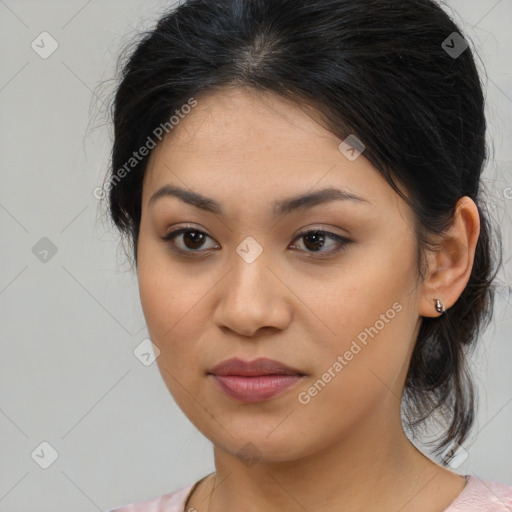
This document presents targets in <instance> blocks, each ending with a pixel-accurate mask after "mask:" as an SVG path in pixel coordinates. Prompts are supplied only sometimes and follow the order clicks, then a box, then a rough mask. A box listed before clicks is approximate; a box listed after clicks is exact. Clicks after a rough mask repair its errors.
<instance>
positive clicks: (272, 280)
mask: <svg viewBox="0 0 512 512" xmlns="http://www.w3.org/2000/svg"><path fill="white" fill-rule="evenodd" d="M264 254H265V252H263V253H262V254H261V255H260V256H259V257H258V258H256V259H255V260H254V261H252V262H248V261H246V260H244V259H243V258H242V257H239V256H238V254H237V255H236V256H235V257H234V258H233V267H232V269H231V271H230V272H229V273H228V275H227V276H226V277H225V278H224V279H223V280H222V284H221V289H220V290H219V291H220V294H221V295H220V300H219V301H218V303H217V307H216V310H215V313H214V322H215V324H216V325H217V326H218V327H219V328H221V329H229V330H231V331H233V332H236V333H237V334H239V335H241V336H246V337H254V336H256V335H257V333H258V332H259V331H261V333H263V332H265V333H267V331H269V330H283V329H286V327H287V326H288V325H289V323H290V322H291V319H292V316H293V313H292V311H293V310H292V297H293V293H292V292H291V291H290V289H289V288H288V287H287V286H286V284H285V283H284V282H283V281H282V279H281V278H280V276H279V273H280V272H279V269H278V268H276V266H275V265H273V266H272V263H271V262H269V261H268V259H267V258H266V256H265V255H264ZM272 267H273V268H272Z"/></svg>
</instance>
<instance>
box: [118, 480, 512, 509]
mask: <svg viewBox="0 0 512 512" xmlns="http://www.w3.org/2000/svg"><path fill="white" fill-rule="evenodd" d="M466 480H467V483H466V487H464V489H463V490H462V492H461V493H460V494H459V496H458V497H457V498H456V499H455V500H454V501H453V502H452V503H451V505H450V506H449V507H448V508H447V509H445V510H444V512H474V511H479V512H498V511H501V512H512V487H510V486H508V485H504V484H500V483H497V482H487V481H486V480H480V479H479V478H477V477H476V476H472V475H467V476H466ZM199 482H200V480H199V481H198V482H196V483H194V484H190V485H188V486H187V487H183V488H182V489H179V490H177V491H174V492H170V493H167V494H164V495H162V496H159V497H157V498H154V499H152V500H149V501H143V502H140V503H131V504H129V505H125V506H123V507H121V508H116V509H112V510H110V511H109V512H194V509H192V508H191V509H190V511H189V510H185V502H186V501H187V499H188V496H189V495H190V494H191V493H192V490H193V489H194V487H195V486H196V485H197V484H198V483H199Z"/></svg>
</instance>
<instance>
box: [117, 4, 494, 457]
mask: <svg viewBox="0 0 512 512" xmlns="http://www.w3.org/2000/svg"><path fill="white" fill-rule="evenodd" d="M454 32H457V33H458V34H460V37H459V38H457V37H458V36H457V35H456V36H454V35H453V33H454ZM140 36H141V37H140V40H138V41H135V42H132V44H133V46H134V48H133V50H132V48H131V47H127V48H126V49H125V51H126V52H130V55H129V58H128V59H127V61H126V63H125V64H124V65H123V68H122V73H121V76H120V84H119V86H118V87H117V90H116V91H115V96H114V98H113V102H112V112H111V114H112V118H113V125H114V144H113V149H112V161H111V165H112V168H111V174H110V176H107V178H109V179H110V183H109V193H108V198H109V209H110V210H109V213H110V216H111V219H112V221H113V223H114V224H115V225H116V226H117V228H118V229H119V230H120V232H121V234H122V235H124V236H125V237H128V239H129V241H130V243H131V247H132V249H133V257H134V261H135V264H137V241H138V234H139V224H140V219H141V196H142V181H143V177H144V172H145V169H146V165H147V160H148V158H149V154H148V155H146V156H144V157H143V158H140V159H139V158H137V161H136V162H135V160H133V161H132V163H133V162H135V163H133V165H131V164H130V165H131V168H130V169H127V167H126V163H127V162H128V161H130V159H131V158H133V154H134V151H137V150H138V149H139V148H141V147H143V146H144V145H147V144H148V141H149V140H150V139H151V140H154V137H155V131H156V130H155V129H156V128H157V127H159V126H164V125H165V123H167V125H166V126H167V127H168V126H169V118H170V116H171V115H173V113H175V112H176V111H177V110H178V111H179V110H180V108H181V107H182V106H183V105H186V104H187V103H188V102H189V101H190V99H191V98H193V97H195V98H197V97H199V95H200V94H201V93H202V92H206V91H215V90H219V89H220V88H221V87H225V86H236V87H244V88H248V89H251V90H256V91H258V90H259V91H271V92H273V93H276V94H279V95H282V96H283V97H287V98H291V99H292V100H293V101H295V102H297V104H300V105H305V106H310V107H313V111H314V112H315V113H316V114H318V117H319V119H320V121H321V122H323V123H324V125H325V126H326V127H327V128H328V129H329V130H330V131H331V132H332V133H334V134H335V135H337V136H338V137H339V138H340V139H345V138H346V137H347V136H348V135H350V134H354V135H356V137H357V138H358V139H359V140H360V141H362V143H363V144H364V146H365V151H364V155H365V156H366V158H368V159H369V161H370V162H371V163H372V164H373V165H374V166H375V167H376V168H377V169H378V170H379V172H381V173H382V175H383V176H384V177H385V178H386V179H387V181H388V182H389V184H390V185H391V186H392V187H393V188H394V189H395V190H396V191H397V192H398V193H399V194H400V196H401V197H403V199H404V200H405V201H406V202H407V204H409V206H410V207H411V208H412V210H413V212H414V218H415V223H416V235H417V240H418V246H417V247H418V269H419V276H420V278H421V279H422V278H424V275H423V272H424V268H425V267H424V263H425V261H424V256H425V252H426V250H431V249H435V247H436V246H435V243H434V238H435V235H440V234H442V233H443V232H444V231H445V230H446V228H448V227H449V225H450V223H451V220H452V217H453V214H454V212H455V205H456V202H457V200H458V199H459V198H461V197H463V196H469V197H470V198H471V199H472V200H473V201H475V203H476V205H477V207H478V211H479V214H480V222H481V230H480V236H479V239H478V243H477V247H476V253H475V258H474V264H473V268H472V272H471V277H470V279H469V282H468V284H467V286H466V288H465V289H464V291H463V292H462V294H461V296H460V297H459V299H458V300H457V301H456V303H455V304H454V305H453V306H452V307H451V308H450V309H449V310H448V311H447V312H446V313H445V314H444V315H442V316H440V317H435V318H423V319H422V323H421V328H420V331H419V334H418V338H417V341H416V345H415V349H414V353H413V355H412V359H411V363H410V367H409V371H408V375H407V379H406V383H405V390H404V396H403V399H402V413H403V414H404V416H405V424H406V427H408V428H409V429H410V431H411V432H413V434H414V432H415V431H416V430H417V429H418V427H419V426H421V425H424V422H425V420H426V419H427V418H429V416H430V415H431V413H432V412H437V413H438V414H437V415H438V416H440V418H441V422H442V425H443V429H442V434H443V435H442V436H440V439H438V440H437V445H436V450H435V451H436V452H438V453H440V452H441V450H442V449H444V448H445V447H447V446H448V445H449V444H451V443H453V442H457V443H458V444H462V442H463V441H464V440H465V439H466V438H467V437H468V434H469V431H470V429H471V426H472V424H473V421H474V407H475V403H476V394H475V392H474V387H473V384H472V381H471V377H470V375H469V372H468V367H467V355H468V354H469V352H470V350H471V349H473V346H474V344H475V342H476V340H477V338H478V335H479V333H480V332H481V331H482V330H483V329H484V328H485V327H487V325H488V324H489V322H490V320H491V317H492V312H493V303H494V290H493V286H492V281H493V279H494V277H495V276H496V273H497V271H498V268H499V266H500V265H501V242H500V246H499V247H500V248H499V250H498V251H497V254H498V255H499V264H496V261H495V251H494V250H493V238H492V237H491V225H490V223H489V220H488V215H489V214H488V212H487V211H486V209H485V204H483V203H482V202H481V190H480V189H481V182H480V175H481V172H482V171H483V168H484V164H485V162H486V159H487V146H486V141H485V137H486V120H485V117H484V96H483V93H482V86H481V83H480V79H479V75H478V72H477V69H476V66H475V62H474V59H473V55H472V51H471V49H470V48H469V47H468V48H466V49H465V50H464V51H462V53H460V55H454V54H453V51H452V53H450V51H449V49H450V48H451V49H453V48H455V50H457V49H459V52H460V49H461V48H464V47H463V46H461V44H463V42H464V41H465V40H466V38H464V36H463V33H462V31H461V30H460V29H459V27H458V26H457V25H456V24H455V23H454V21H453V20H452V19H451V18H450V17H449V15H448V14H447V13H446V12H445V11H444V10H443V9H442V8H441V7H440V6H439V5H438V4H436V3H434V2H433V1H431V0H408V1H407V2H403V1H401V0H314V1H307V0H189V1H186V2H184V3H183V4H182V5H179V6H178V7H177V8H175V9H173V10H171V11H169V12H166V13H165V14H164V15H163V16H162V17H161V19H160V20H159V21H158V23H157V25H156V27H155V28H154V29H153V30H149V31H144V32H141V33H140ZM454 37H455V39H454ZM456 45H457V46H456ZM122 168H124V169H125V172H122V173H120V172H119V170H121V169H122ZM115 170H118V171H117V173H116V174H115V173H114V171H115ZM121 174H122V179H121V178H120V175H121ZM395 182H398V183H400V185H402V186H403V188H404V189H405V191H406V194H403V193H402V192H401V190H400V189H399V187H398V186H397V185H396V184H395ZM432 235H433V236H432ZM497 240H498V241H500V239H499V237H498V238H497ZM494 267H495V269H496V270H495V272H494V273H493V268H494ZM439 413H440V414H439ZM443 463H444V460H443Z"/></svg>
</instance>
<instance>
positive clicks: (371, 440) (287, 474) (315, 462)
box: [207, 397, 449, 512]
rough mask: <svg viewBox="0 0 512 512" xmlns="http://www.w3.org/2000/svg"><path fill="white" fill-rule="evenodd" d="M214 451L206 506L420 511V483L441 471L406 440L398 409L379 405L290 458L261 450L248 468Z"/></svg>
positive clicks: (225, 511) (216, 509)
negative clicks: (333, 438) (269, 456)
mask: <svg viewBox="0 0 512 512" xmlns="http://www.w3.org/2000/svg"><path fill="white" fill-rule="evenodd" d="M394 398H395V399H396V397H394ZM388 405H389V404H388ZM298 444H300V443H298ZM214 457H215V467H216V475H215V482H216V483H215V489H214V487H213V484H214V479H213V478H212V479H211V483H210V485H209V486H208V489H207V492H208V493H209V495H210V498H211V500H210V505H209V508H208V512H220V511H222V512H231V511H235V510H244V511H245V512H253V511H254V512H256V511H261V510H265V511H266V512H274V511H275V512H277V511H282V510H286V511H289V512H295V511H297V512H299V511H300V512H302V511H304V510H307V511H308V512H317V511H320V510H321V511H322V512H331V511H332V512H334V511H339V510H366V511H369V510H379V511H386V510H394V511H396V510H401V512H406V511H409V510H420V507H418V501H416V503H415V502H414V501H415V496H417V495H418V493H419V491H420V489H421V488H422V487H423V486H425V484H426V483H427V482H428V481H429V480H432V479H433V478H435V476H436V475H437V474H440V472H445V473H448V472H447V471H446V470H444V469H443V468H441V467H440V466H438V465H437V464H435V463H434V462H432V461H431V460H430V459H428V458H427V457H426V456H424V455H423V454H422V453H421V452H419V451H418V450H417V449H416V448H415V447H414V446H413V445H412V443H411V442H410V441H409V440H408V439H407V437H406V435H405V433H404V431H403V429H402V425H401V423H400V415H399V414H394V415H393V416H390V415H389V409H388V414H387V415H386V414H385V411H384V408H382V413H381V414H380V415H379V417H373V418H369V419H368V421H366V422H365V424H364V425H363V426H361V425H360V424H358V425H357V428H356V427H354V428H353V429H352V431H351V432H348V433H346V435H345V436H344V437H343V438H342V439H341V440H339V441H338V442H335V443H326V445H325V446H324V447H322V448H321V449H317V450H316V451H315V452H314V453H312V454H309V455H304V456H302V457H300V458H297V459H295V460H287V461H283V462H275V461H272V462H268V461H265V455H264V454H263V458H262V460H261V461H260V462H258V463H256V464H255V465H253V466H250V467H249V466H247V465H245V464H244V462H243V461H241V460H240V459H239V458H238V457H236V456H234V455H233V454H232V453H229V452H227V451H225V450H223V449H221V448H219V447H215V449H214ZM448 503H449V502H448ZM415 505H416V506H415Z"/></svg>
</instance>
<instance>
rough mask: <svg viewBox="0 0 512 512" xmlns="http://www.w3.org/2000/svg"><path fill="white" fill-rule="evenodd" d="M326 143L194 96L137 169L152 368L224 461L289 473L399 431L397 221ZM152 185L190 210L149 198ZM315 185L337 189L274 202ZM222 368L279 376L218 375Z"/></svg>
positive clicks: (409, 248) (263, 113)
mask: <svg viewBox="0 0 512 512" xmlns="http://www.w3.org/2000/svg"><path fill="white" fill-rule="evenodd" d="M186 110H187V111H188V110H189V109H186ZM340 142H341V140H339V139H337V138H336V137H335V136H334V135H332V134H331V133H330V132H328V131H326V130H325V129H324V128H322V127H321V126H320V125H319V124H317V122H315V121H314V120H313V119H312V118H311V117H309V116H308V115H307V114H306V113H305V112H304V110H302V109H301V108H299V107H297V106H296V105H294V104H293V103H291V102H288V101H287V100H284V99H282V98H280V97H278V96H275V95H272V94H267V93H265V94H263V93H261V92H258V93H256V92H247V91H241V90H236V89H225V90H223V91H222V92H216V93H213V94H209V95H205V96H203V97H200V98H198V99H197V106H195V107H194V108H191V109H190V112H189V113H188V114H187V115H183V114H182V118H181V119H180V120H179V123H178V124H177V125H176V126H174V128H173V130H172V131H171V132H170V134H169V135H168V136H167V137H166V138H164V139H163V141H162V142H161V143H160V144H159V145H158V146H157V147H156V148H155V149H154V150H153V153H152V155H151V157H150V161H149V163H148V168H147V172H146V175H145V179H144V184H143V198H142V200H143V204H142V219H141V224H140V236H139V241H138V279H139V286H140V295H141V302H142V307H143V311H144V315H145V318H146V321H147V325H148V329H149V334H150V337H151V339H152V341H153V343H154V344H155V345H156V346H157V347H158V349H159V350H160V355H159V357H158V358H157V363H158V365H159V369H160V372H161V375H162V377H163V379H164V380H165V383H166V385H167V387H168V389H169V390H170V392H171V393H172V395H173V397H174V398H175V400H176V402H177V403H178V405H179V406H180V407H181V409H182V410H183V411H184V413H185V414H186V415H187V416H188V418H189V419H190V420H191V421H192V423H194V425H195V426H196V427H197V428H198V429H199V430H200V431H201V432H202V433H203V434H204V435H205V436H206V437H208V438H209V439H210V440H211V441H212V442H213V443H214V444H215V445H216V446H218V447H219V448H222V449H224V450H226V451H227V452H230V453H232V454H237V453H238V452H239V450H240V449H242V448H243V447H244V446H245V445H246V443H249V442H250V443H252V445H254V446H252V445H247V446H251V448H250V449H251V450H253V451H255V452H256V453H257V456H258V458H261V459H263V460H268V461H285V460H292V459H295V458H299V457H303V456H306V455H310V454H313V453H315V452H318V451H319V450H322V449H324V448H327V447H329V446H332V445H333V443H336V442H341V441H342V440H343V439H344V438H348V436H350V435H353V434H354V432H357V431H360V432H362V431H365V432H366V433H367V434H368V433H370V432H373V435H375V436H376V435H378V434H379V430H381V433H382V431H383V430H385V429H386V428H391V425H392V426H393V428H395V427H396V426H397V425H399V423H398V422H399V408H400V396H401V393H402V389H403V384H404V379H405V375H406V372H407V368H408V363H409V358H410V355H411V351H412V349H413V344H414V340H415V337H416V334H417V329H418V327H419V321H420V316H419V310H418V305H419V301H420V290H421V288H420V287H418V286H417V284H416V283H417V263H416V239H415V235H414V231H413V227H412V226H413V222H412V213H411V210H410V209H409V207H408V206H407V205H406V204H405V203H404V202H403V201H402V200H401V198H400V197H399V196H398V194H396V192H395V191H394V190H393V189H392V188H391V187H390V186H389V185H388V183H387V182H386V181H385V179H384V178H383V177H382V176H381V175H380V174H379V172H378V171H377V170H376V169H375V168H374V167H373V166H372V165H371V164H370V162H369V161H368V160H367V159H366V158H365V156H364V153H363V154H361V155H360V156H359V157H357V158H355V159H354V156H356V155H357V153H350V152H346V151H343V150H342V149H340V148H339V145H340ZM162 187H174V188H175V189H178V188H179V189H181V190H183V193H186V194H188V196H189V200H188V201H187V200H184V199H182V198H180V197H178V195H176V194H171V193H168V194H165V193H162V192H161V193H160V194H159V195H158V197H156V196H155V197H153V196H154V194H155V193H157V192H158V191H160V190H161V189H162ZM325 189H332V190H339V191H340V192H338V193H334V192H332V193H331V194H330V195H328V194H325V196H324V194H323V193H322V194H320V195H319V196H317V199H318V200H315V199H304V200H296V201H291V202H290V200H291V199H292V198H299V197H300V196H309V195H312V197H313V198H314V197H316V196H315V194H319V193H320V191H323V190H325ZM341 191H344V192H346V193H349V194H352V195H354V196H358V197H359V198H360V199H350V198H346V197H345V198H344V199H343V195H342V194H341ZM336 194H338V195H336ZM199 196H201V197H202V198H204V199H203V200H202V201H201V202H200V203H199V204H195V205H194V204H192V203H193V202H194V203H196V202H197V201H196V199H197V198H199ZM322 197H324V200H320V199H322ZM335 197H337V199H335ZM152 198H153V199H152ZM191 198H195V199H194V201H192V200H191ZM274 204H278V205H283V204H284V205H287V207H281V208H280V207H279V206H274ZM180 228H187V229H188V230H189V231H188V232H185V233H182V234H178V235H177V236H176V237H174V239H172V238H171V239H169V240H167V241H166V240H164V237H165V236H166V235H167V234H169V233H170V232H172V231H175V230H178V229H180ZM315 231H317V232H318V231H320V233H315ZM305 232H309V234H304V233H305ZM311 232H313V233H311ZM337 237H340V238H339V239H338V238H337ZM344 240H347V241H346V242H344ZM231 358H238V359H239V360H242V361H245V362H252V361H255V360H256V359H258V358H267V359H271V360H274V361H277V362H279V363H281V364H283V365H286V366H287V367H289V368H291V370H290V371H289V372H288V374H286V375H285V373H286V372H285V371H284V370H281V369H279V368H277V369H276V368H275V367H272V366H268V365H263V366H262V367H256V368H251V367H249V368H247V367H245V370H246V371H245V372H244V371H241V370H240V367H237V366H236V365H235V366H229V365H228V366H226V367H225V368H224V372H221V371H220V370H219V371H216V369H215V367H216V366H217V365H219V363H222V362H224V361H226V360H228V359H231ZM248 369H249V370H251V369H252V370H253V371H252V373H251V372H250V371H247V370H248ZM272 372H274V373H275V374H274V375H273V376H272V375H270V374H271V373H272ZM276 374H277V375H276ZM376 422H378V423H376ZM376 424H378V425H379V429H375V428H373V429H372V428H371V427H372V426H373V427H375V425H376ZM247 446H245V448H243V450H247V449H248V448H247ZM243 450H242V452H241V453H244V451H243Z"/></svg>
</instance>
